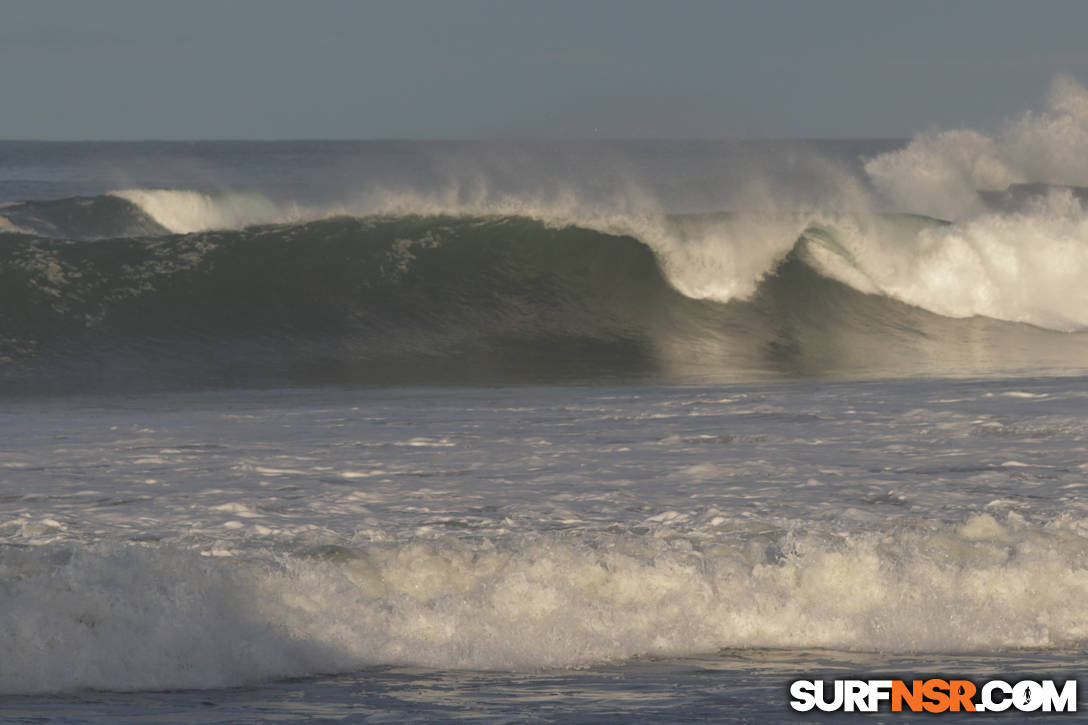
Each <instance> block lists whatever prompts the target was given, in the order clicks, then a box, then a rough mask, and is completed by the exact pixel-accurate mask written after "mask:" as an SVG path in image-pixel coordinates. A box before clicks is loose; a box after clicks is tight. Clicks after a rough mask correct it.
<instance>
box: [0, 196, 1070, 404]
mask: <svg viewBox="0 0 1088 725" xmlns="http://www.w3.org/2000/svg"><path fill="white" fill-rule="evenodd" d="M4 211H5V212H6V215H7V217H8V218H9V219H10V220H11V222H12V226H11V227H9V229H8V231H7V233H4V234H2V235H0V296H2V298H3V304H2V306H0V359H2V360H3V362H4V366H3V372H2V373H0V385H2V386H3V388H5V389H6V390H8V391H9V392H10V391H16V390H40V389H47V390H50V389H52V390H58V391H67V390H73V389H85V388H88V389H100V388H103V387H106V388H110V387H116V386H123V387H129V386H142V385H147V386H151V387H155V386H159V385H163V384H167V385H200V386H206V385H212V386H217V385H265V384H283V383H289V384H321V383H352V382H355V383H364V384H365V383H387V382H447V381H449V382H455V381H460V382H487V381H527V380H531V381H571V380H579V379H587V380H588V379H599V378H601V377H618V378H629V377H639V378H643V377H650V378H660V377H664V378H666V379H692V378H697V379H715V380H728V379H751V378H761V377H778V376H791V377H792V376H810V375H830V376H843V375H845V376H855V375H881V376H885V375H895V376H899V375H912V374H916V373H918V374H933V373H935V372H936V373H948V374H975V373H986V372H990V371H995V370H1015V369H1024V368H1029V367H1030V368H1034V369H1043V370H1045V369H1048V368H1049V369H1058V370H1062V371H1063V372H1066V371H1070V370H1077V369H1080V367H1081V366H1082V365H1083V362H1084V361H1085V360H1086V359H1088V357H1085V354H1084V353H1085V351H1086V350H1088V340H1086V336H1085V335H1084V334H1083V333H1080V332H1079V331H1081V330H1084V329H1086V328H1088V288H1085V287H1084V285H1082V284H1081V283H1080V282H1081V280H1082V279H1083V278H1084V276H1085V273H1086V272H1088V243H1086V242H1085V240H1088V220H1086V219H1088V218H1086V216H1085V215H1084V214H1083V213H1082V209H1081V207H1080V202H1079V201H1078V200H1077V199H1076V198H1075V196H1073V195H1072V194H1070V193H1068V192H1063V191H1052V192H1051V193H1050V195H1049V197H1047V202H1046V205H1045V206H1037V208H1035V209H1033V210H1031V211H1022V212H1015V213H1012V212H1001V213H995V214H994V215H990V216H985V215H984V216H980V217H977V218H974V219H972V220H970V221H968V222H963V223H958V224H951V223H947V222H942V221H940V220H936V219H932V218H929V217H922V216H915V215H903V214H884V215H872V214H869V215H861V214H827V213H810V214H802V213H788V214H772V213H719V214H703V215H689V216H664V215H658V216H656V217H655V216H652V215H647V216H645V217H641V218H633V217H619V218H616V217H609V218H604V219H602V218H593V217H586V218H584V219H574V218H573V217H570V218H566V219H564V218H559V219H539V218H534V217H531V216H524V215H513V216H511V215H494V214H491V215H485V214H476V215H465V214H459V215H452V214H439V215H411V214H407V215H404V214H401V215H376V216H334V217H328V218H319V219H313V220H311V221H302V222H294V223H278V224H263V225H257V226H252V225H250V222H251V221H253V220H254V219H277V218H287V217H288V216H289V215H287V214H286V213H285V212H284V210H282V209H279V208H278V207H276V206H275V205H274V204H272V202H270V201H268V200H267V199H264V198H262V197H254V196H252V195H245V194H236V195H230V194H219V195H208V194H201V193H198V192H181V191H178V192H165V191H144V192H125V193H124V194H122V195H108V196H103V197H94V198H77V199H67V200H58V201H55V202H25V203H23V204H21V205H20V204H17V205H12V206H10V207H8V208H6V209H5V210H4ZM294 213H297V210H294ZM28 227H29V228H33V229H34V231H35V232H36V233H34V234H31V233H27V228H28ZM171 232H175V233H171ZM100 237H103V238H100ZM1015 323H1027V324H1015ZM1049 331H1058V332H1065V333H1073V334H1064V335H1056V334H1054V332H1049ZM965 341H967V342H968V343H969V344H967V345H965V344H964V342H965ZM1040 350H1045V352H1040Z"/></svg>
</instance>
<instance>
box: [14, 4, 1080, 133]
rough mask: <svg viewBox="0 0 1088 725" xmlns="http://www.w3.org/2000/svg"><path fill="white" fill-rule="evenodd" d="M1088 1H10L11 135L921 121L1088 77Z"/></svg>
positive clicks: (1034, 98)
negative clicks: (1062, 79) (1055, 81)
mask: <svg viewBox="0 0 1088 725" xmlns="http://www.w3.org/2000/svg"><path fill="white" fill-rule="evenodd" d="M1086 32H1088V3H1085V2H1079V1H1077V2H1027V1H1024V2H1019V1H1018V2H1003V1H1000V0H984V1H972V2H966V1H960V2H955V1H951V0H941V1H939V2H920V1H919V0H912V1H911V2H894V3H893V2H881V1H879V0H864V1H860V2H815V1H812V2H802V1H797V2H783V1H776V0H771V1H769V0H759V1H756V2H726V1H724V0H721V1H716V2H697V1H685V0H671V1H668V2H667V1H666V0H659V1H655V2H645V1H642V0H570V1H568V0H537V1H533V2H530V1H526V0H509V1H507V2H498V1H492V0H389V1H378V0H374V1H363V0H360V1H359V2H344V1H333V0H297V1H294V2H286V1H283V0H184V1H182V0H177V1H176V2H160V1H158V0H69V1H61V0H0V78H2V79H3V82H2V84H0V89H2V95H0V138H8V139H13V138H27V139H29V138H58V139H107V138H109V139H132V138H180V139H207V138H254V139H268V138H466V137H495V136H559V137H592V136H594V135H595V134H596V135H599V136H611V137H632V136H641V137H720V136H729V135H752V134H758V135H772V136H792V137H838V138H856V137H903V136H908V135H910V133H911V132H912V131H914V130H918V129H922V128H927V127H930V126H940V127H955V126H971V127H982V128H987V127H990V126H992V125H993V124H994V123H996V122H997V121H998V120H1000V119H1001V118H1003V117H1007V116H1009V115H1012V114H1014V113H1016V112H1018V111H1020V110H1023V109H1026V108H1032V107H1038V106H1039V105H1040V103H1041V101H1042V99H1043V97H1044V96H1045V93H1046V90H1047V85H1048V84H1049V82H1050V80H1051V79H1052V78H1053V77H1054V76H1055V75H1056V74H1057V73H1067V74H1069V75H1072V76H1074V77H1076V78H1079V79H1080V80H1081V81H1082V82H1083V81H1085V80H1088V43H1086V41H1085V33H1086Z"/></svg>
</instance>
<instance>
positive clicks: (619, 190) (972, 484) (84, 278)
mask: <svg viewBox="0 0 1088 725" xmlns="http://www.w3.org/2000/svg"><path fill="white" fill-rule="evenodd" d="M1086 95H1088V94H1086V93H1085V91H1084V89H1083V88H1080V87H1079V86H1075V85H1071V84H1070V83H1066V82H1059V83H1058V84H1056V86H1055V89H1054V91H1053V94H1052V98H1051V101H1050V105H1049V106H1048V108H1046V109H1044V110H1043V111H1041V112H1039V113H1036V114H1028V115H1025V116H1024V117H1023V118H1020V119H1016V120H1014V121H1013V122H1010V124H1008V126H1007V127H1006V129H1005V131H1003V132H1002V134H1000V135H997V136H993V137H986V136H983V135H982V134H979V133H976V132H953V133H930V134H926V135H920V136H918V137H916V138H915V139H913V140H911V141H910V142H909V143H907V142H904V143H898V144H897V143H891V142H889V143H884V142H880V143H876V142H834V143H831V142H822V143H816V142H813V143H801V142H706V143H695V142H691V143H687V142H685V143H666V142H654V143H645V144H642V143H614V144H551V145H549V144H531V143H512V142H509V143H508V142H504V143H475V144H472V143H469V144H464V143H459V144H441V143H437V144H425V143H424V144H409V143H394V144H383V143H371V144H367V143H346V142H345V143H301V142H300V143H291V142H287V143H274V144H246V143H201V144H176V143H175V144H159V143H140V144H44V143H14V142H10V143H3V144H0V199H4V200H5V201H6V205H5V206H4V207H2V208H0V215H2V217H3V218H2V222H0V223H2V224H3V227H2V228H0V394H2V398H0V693H2V694H0V707H2V708H3V715H4V716H5V717H9V716H10V717H12V718H18V719H23V720H34V721H38V719H44V720H46V721H50V720H51V721H72V720H81V721H86V720H91V721H99V722H110V721H117V720H121V719H131V720H134V721H138V720H141V719H143V720H158V721H162V720H184V721H192V722H226V721H245V720H247V719H248V720H250V721H263V720H274V719H280V720H291V719H297V720H301V719H312V718H329V719H342V718H356V719H359V720H372V721H376V722H377V721H396V722H400V721H411V720H433V719H444V718H448V719H453V718H458V719H470V720H472V719H474V720H477V721H511V720H521V719H531V718H536V719H542V720H563V721H576V722H610V721H616V720H640V719H641V720H649V719H656V720H684V719H707V720H734V721H745V720H747V721H766V720H772V721H773V720H776V719H790V716H791V713H790V711H789V710H788V709H787V704H786V703H787V700H788V698H787V684H788V682H789V681H790V680H792V679H795V678H797V677H813V676H818V675H820V674H831V673H838V674H841V675H850V676H876V675H877V674H880V673H894V674H896V675H936V674H948V675H957V676H962V677H967V678H971V679H976V680H977V679H980V678H983V677H988V676H991V675H993V676H996V675H1001V676H1004V677H1006V678H1008V679H1015V678H1018V677H1027V676H1043V675H1048V676H1054V677H1059V678H1061V679H1066V678H1070V677H1076V676H1078V675H1079V669H1078V668H1079V667H1080V664H1081V662H1083V660H1084V655H1085V642H1086V641H1088V630H1086V626H1088V625H1085V622H1086V621H1088V617H1086V616H1085V615H1086V614H1088V610H1086V605H1085V602H1086V601H1088V558H1086V557H1088V534H1086V529H1085V527H1086V525H1088V524H1086V522H1088V517H1086V512H1085V505H1086V504H1085V498H1084V487H1085V485H1088V479H1086V475H1088V474H1086V472H1088V406H1086V400H1088V385H1086V381H1088V377H1086V375H1088V354H1086V353H1088V350H1086V347H1085V346H1086V345H1088V337H1086V335H1088V333H1086V332H1085V326H1086V325H1088V317H1085V310H1088V298H1086V297H1085V294H1086V292H1085V289H1086V288H1085V286H1084V285H1083V284H1082V281H1083V278H1084V271H1085V265H1086V264H1088V234H1086V233H1085V230H1086V229H1088V226H1086V224H1088V221H1086V220H1088V215H1086V214H1085V210H1084V208H1083V206H1082V204H1083V197H1084V191H1083V188H1084V187H1088V178H1082V175H1081V174H1082V172H1083V171H1084V170H1083V169H1080V168H1079V167H1078V166H1076V165H1075V164H1070V163H1068V159H1069V158H1073V157H1075V155H1076V152H1077V150H1078V147H1077V146H1076V144H1077V143H1078V141H1077V139H1078V138H1080V136H1078V135H1077V134H1074V133H1069V132H1068V131H1069V130H1070V128H1074V129H1075V128H1080V127H1081V126H1083V125H1085V124H1088V120H1085V117H1084V116H1083V113H1082V112H1080V111H1077V109H1078V108H1081V105H1078V100H1077V99H1082V98H1083V97H1085V96H1086ZM1084 107H1088V106H1084ZM1078 113H1080V114H1081V115H1078ZM1078 124H1080V125H1078ZM1048 159H1049V161H1048ZM1084 173H1088V172H1084Z"/></svg>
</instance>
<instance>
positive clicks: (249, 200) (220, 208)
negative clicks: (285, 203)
mask: <svg viewBox="0 0 1088 725" xmlns="http://www.w3.org/2000/svg"><path fill="white" fill-rule="evenodd" d="M110 195H111V196H115V197H118V198H120V199H125V200H126V201H129V202H131V203H132V204H134V205H135V206H136V207H138V208H139V209H141V210H142V211H143V212H144V213H146V214H147V215H148V216H149V217H151V218H152V219H154V220H155V222H156V223H157V224H159V225H161V226H162V227H163V228H164V229H167V230H169V231H170V232H174V233H176V234H191V233H193V232H203V231H208V230H211V229H242V228H244V227H248V226H253V225H256V224H274V223H282V222H287V221H292V220H295V219H297V212H294V213H292V212H290V211H286V210H284V209H281V208H279V207H278V206H277V205H276V204H275V203H273V202H272V201H271V200H270V199H268V198H267V197H265V196H263V195H261V194H257V193H254V192H238V191H222V192H217V193H208V192H202V191H194V190H190V189H127V190H122V191H113V192H110Z"/></svg>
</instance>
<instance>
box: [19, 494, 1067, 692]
mask: <svg viewBox="0 0 1088 725" xmlns="http://www.w3.org/2000/svg"><path fill="white" fill-rule="evenodd" d="M666 518H667V517H666ZM719 523H720V522H719ZM649 525H650V526H651V527H652V528H653V529H654V530H657V529H661V532H660V533H662V534H664V533H666V531H667V530H668V527H669V522H668V521H657V522H651V523H650V524H649ZM281 552H282V550H281ZM1086 553H1088V539H1086V537H1085V525H1084V522H1083V521H1073V520H1056V521H1052V522H1050V523H1046V524H1029V523H1026V522H1024V521H1023V520H1022V519H1019V518H1018V517H1015V516H1011V515H1010V517H1009V518H1003V519H1001V520H999V519H997V518H995V517H993V516H990V515H989V514H978V515H975V516H973V517H970V518H967V519H965V520H962V521H960V522H950V523H938V522H932V521H918V522H915V523H914V524H913V525H906V524H900V525H898V526H897V527H895V528H893V529H892V530H889V531H884V532H876V531H870V532H865V531H860V530H855V531H853V532H851V533H841V532H836V531H833V530H830V529H821V528H820V527H815V526H814V525H813V523H812V522H808V523H807V524H801V523H800V522H797V523H796V524H795V525H793V526H789V527H787V528H785V529H782V530H780V533H779V534H777V535H773V536H757V537H752V536H744V537H735V538H729V537H720V536H718V537H714V536H709V537H708V536H691V535H689V536H676V535H669V536H658V535H655V534H654V533H653V531H651V532H650V533H648V534H635V533H633V532H628V533H612V534H588V533H583V534H580V535H577V536H563V535H559V534H551V535H549V534H544V533H541V534H538V535H534V536H527V537H525V538H522V539H518V540H513V541H489V540H472V539H449V538H447V539H437V540H420V541H406V542H403V543H398V544H365V543H360V544H350V543H348V542H345V545H342V546H341V545H336V546H321V547H316V548H309V549H296V550H295V551H294V552H292V553H275V552H274V551H272V550H269V549H262V548H256V549H249V550H247V551H246V552H245V553H244V554H236V555H234V556H230V557H218V558H216V557H207V556H201V555H199V554H198V553H196V552H195V551H192V550H187V549H184V548H175V547H168V546H162V547H159V546H150V545H135V544H129V545H121V544H113V545H97V546H92V547H87V548H85V547H72V546H70V545H63V544H55V545H48V546H42V547H32V548H30V549H7V550H5V551H4V552H3V554H2V555H0V565H2V567H3V570H4V571H5V573H6V576H5V584H4V585H3V587H2V588H0V604H2V606H0V646H2V649H3V651H4V652H5V653H6V654H5V656H4V657H3V658H2V659H0V691H3V692H8V693H12V692H33V691H67V690H73V689H78V688H87V687H90V688H106V689H122V690H125V689H148V688H181V687H222V686H229V685H236V684H243V683H248V682H253V681H257V680H261V679H264V678H272V677H283V676H300V675H308V674H316V673H329V672H338V671H348V670H354V669H358V668H363V667H366V666H371V665H383V664H398V665H423V666H432V667H442V668H472V669H497V670H524V669H534V668H541V667H572V666H581V665H586V664H591V663H595V662H601V661H607V660H614V659H623V658H629V657H632V656H638V655H654V656H667V657H680V656H685V655H694V654H702V653H713V652H715V651H717V650H719V649H722V648H732V647H767V648H813V647H818V648H832V649H841V650H855V651H879V652H884V653H920V652H964V651H971V652H981V651H995V650H1001V649H1008V648H1047V647H1061V646H1073V645H1077V644H1078V643H1083V642H1084V641H1085V639H1086V638H1088V624H1086V621H1088V617H1086V615H1088V611H1086V610H1085V604H1084V602H1088V569H1086V568H1085V567H1084V557H1085V554H1086Z"/></svg>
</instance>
